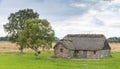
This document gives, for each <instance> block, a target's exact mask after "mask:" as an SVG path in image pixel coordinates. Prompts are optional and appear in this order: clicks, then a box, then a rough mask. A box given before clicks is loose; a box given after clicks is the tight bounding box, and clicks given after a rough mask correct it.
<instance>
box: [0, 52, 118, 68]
mask: <svg viewBox="0 0 120 69" xmlns="http://www.w3.org/2000/svg"><path fill="white" fill-rule="evenodd" d="M0 69H120V53H118V52H113V53H112V57H109V58H108V57H107V58H104V59H94V60H91V59H87V60H85V59H56V58H54V57H53V52H42V53H41V55H40V59H39V60H37V59H35V56H34V55H33V53H26V54H20V53H0Z"/></svg>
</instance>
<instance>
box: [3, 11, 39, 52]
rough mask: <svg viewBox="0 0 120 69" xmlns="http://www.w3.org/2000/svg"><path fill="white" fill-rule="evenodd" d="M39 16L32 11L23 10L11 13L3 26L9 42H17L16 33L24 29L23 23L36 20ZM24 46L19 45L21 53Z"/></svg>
mask: <svg viewBox="0 0 120 69" xmlns="http://www.w3.org/2000/svg"><path fill="white" fill-rule="evenodd" d="M38 17H39V14H38V13H37V12H34V11H33V10H32V9H23V10H19V11H18V12H15V13H11V14H10V16H9V17H8V21H9V22H8V23H7V24H5V25H4V29H5V31H6V32H8V37H9V40H10V41H12V42H16V43H17V42H18V33H19V32H20V31H22V30H24V29H25V21H26V20H27V19H33V18H38ZM24 47H25V46H23V45H20V50H21V52H22V50H23V48H24Z"/></svg>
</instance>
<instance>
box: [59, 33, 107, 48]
mask: <svg viewBox="0 0 120 69" xmlns="http://www.w3.org/2000/svg"><path fill="white" fill-rule="evenodd" d="M106 42H107V41H106V39H105V36H104V35H102V34H75V35H72V34H71V35H70V34H69V35H67V36H65V37H64V38H63V39H62V40H60V41H59V42H58V43H61V44H62V45H63V46H64V47H65V48H67V49H71V50H101V49H103V48H104V46H105V45H108V44H105V43H106Z"/></svg>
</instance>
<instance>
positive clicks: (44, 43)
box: [18, 19, 54, 56]
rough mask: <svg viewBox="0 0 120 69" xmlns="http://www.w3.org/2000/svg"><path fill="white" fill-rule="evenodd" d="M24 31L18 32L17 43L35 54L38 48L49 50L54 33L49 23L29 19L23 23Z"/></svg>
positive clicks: (42, 20)
mask: <svg viewBox="0 0 120 69" xmlns="http://www.w3.org/2000/svg"><path fill="white" fill-rule="evenodd" d="M25 26H26V27H25V29H24V30H22V31H21V32H19V34H18V42H19V44H20V45H25V46H27V47H29V48H31V49H33V50H34V51H35V52H36V56H38V54H39V51H38V48H51V47H52V41H53V38H54V31H53V30H52V27H51V25H50V23H49V22H48V21H47V20H45V19H29V20H27V21H26V22H25Z"/></svg>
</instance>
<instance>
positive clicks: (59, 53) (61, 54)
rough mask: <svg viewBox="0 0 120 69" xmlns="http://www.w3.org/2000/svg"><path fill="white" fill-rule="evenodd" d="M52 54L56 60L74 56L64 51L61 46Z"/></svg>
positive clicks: (70, 52) (70, 51) (66, 50)
mask: <svg viewBox="0 0 120 69" xmlns="http://www.w3.org/2000/svg"><path fill="white" fill-rule="evenodd" d="M61 49H62V51H61ZM54 53H55V57H57V58H71V57H73V55H74V51H72V50H68V49H66V48H65V47H64V46H62V45H61V44H59V45H58V46H56V47H55V49H54Z"/></svg>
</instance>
